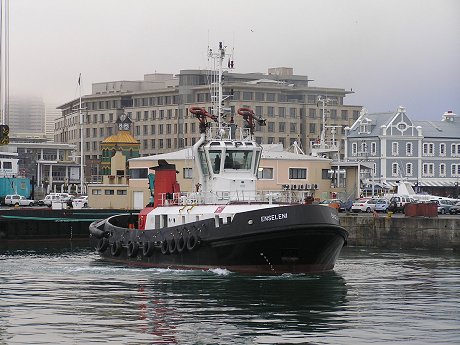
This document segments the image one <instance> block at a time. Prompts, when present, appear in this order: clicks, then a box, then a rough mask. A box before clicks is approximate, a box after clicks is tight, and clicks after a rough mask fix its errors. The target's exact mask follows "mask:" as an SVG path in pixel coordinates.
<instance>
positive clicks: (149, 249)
mask: <svg viewBox="0 0 460 345" xmlns="http://www.w3.org/2000/svg"><path fill="white" fill-rule="evenodd" d="M154 250H155V245H154V244H153V242H144V244H143V245H142V255H143V256H145V257H146V258H149V257H151V256H152V255H153V252H154Z"/></svg>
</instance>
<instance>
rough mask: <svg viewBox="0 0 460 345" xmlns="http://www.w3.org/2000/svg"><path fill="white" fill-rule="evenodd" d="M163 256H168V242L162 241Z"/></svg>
mask: <svg viewBox="0 0 460 345" xmlns="http://www.w3.org/2000/svg"><path fill="white" fill-rule="evenodd" d="M160 249H161V254H168V253H169V252H168V242H167V241H166V240H163V241H161V247H160Z"/></svg>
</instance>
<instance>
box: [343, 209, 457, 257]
mask: <svg viewBox="0 0 460 345" xmlns="http://www.w3.org/2000/svg"><path fill="white" fill-rule="evenodd" d="M340 225H342V226H343V227H344V228H345V229H347V230H348V232H349V237H348V245H350V246H364V247H374V248H392V249H393V248H394V249H398V248H401V249H415V248H422V249H435V250H438V249H454V250H460V217H446V218H444V217H442V218H441V217H433V218H428V217H404V216H402V217H388V216H383V215H382V216H380V217H373V216H358V215H353V214H347V215H341V216H340Z"/></svg>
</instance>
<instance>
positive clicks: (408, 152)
mask: <svg viewBox="0 0 460 345" xmlns="http://www.w3.org/2000/svg"><path fill="white" fill-rule="evenodd" d="M412 152H413V148H412V143H406V156H412Z"/></svg>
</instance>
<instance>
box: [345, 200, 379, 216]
mask: <svg viewBox="0 0 460 345" xmlns="http://www.w3.org/2000/svg"><path fill="white" fill-rule="evenodd" d="M376 203H377V200H376V199H358V200H356V201H355V202H353V205H352V206H351V211H352V212H367V213H369V212H372V211H374V210H375V205H376Z"/></svg>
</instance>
